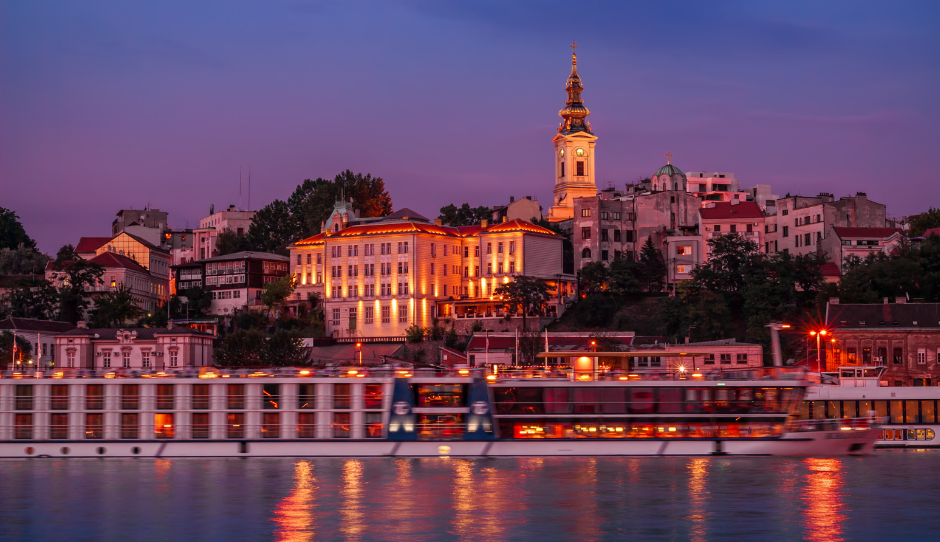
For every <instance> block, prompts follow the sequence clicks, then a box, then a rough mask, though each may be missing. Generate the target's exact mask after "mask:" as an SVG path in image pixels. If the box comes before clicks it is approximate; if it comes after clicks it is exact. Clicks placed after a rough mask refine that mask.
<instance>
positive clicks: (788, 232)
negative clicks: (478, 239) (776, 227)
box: [783, 211, 790, 237]
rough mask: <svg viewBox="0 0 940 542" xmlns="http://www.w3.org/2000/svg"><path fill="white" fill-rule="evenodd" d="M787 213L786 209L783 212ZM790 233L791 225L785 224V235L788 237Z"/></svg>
mask: <svg viewBox="0 0 940 542" xmlns="http://www.w3.org/2000/svg"><path fill="white" fill-rule="evenodd" d="M786 213H787V212H786V211H784V212H783V214H786ZM789 235H790V227H789V226H784V227H783V237H788V236H789Z"/></svg>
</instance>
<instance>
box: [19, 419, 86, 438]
mask: <svg viewBox="0 0 940 542" xmlns="http://www.w3.org/2000/svg"><path fill="white" fill-rule="evenodd" d="M99 416H100V414H99ZM13 426H14V429H13V437H14V438H16V439H19V440H29V439H31V438H33V415H32V414H17V415H16V416H14V417H13Z"/></svg>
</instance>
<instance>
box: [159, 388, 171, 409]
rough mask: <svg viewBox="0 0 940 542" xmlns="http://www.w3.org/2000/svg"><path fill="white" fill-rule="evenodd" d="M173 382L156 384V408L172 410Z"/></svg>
mask: <svg viewBox="0 0 940 542" xmlns="http://www.w3.org/2000/svg"><path fill="white" fill-rule="evenodd" d="M173 395H174V393H173V384H157V410H173V403H174V401H173Z"/></svg>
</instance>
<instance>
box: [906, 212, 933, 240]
mask: <svg viewBox="0 0 940 542" xmlns="http://www.w3.org/2000/svg"><path fill="white" fill-rule="evenodd" d="M932 228H940V209H935V208H933V207H931V208H930V209H929V210H928V211H927V212H924V213H921V214H919V215H917V217H916V218H914V220H913V221H911V231H910V232H909V233H908V236H909V237H920V236H922V235H923V234H924V232H926V231H927V230H929V229H932Z"/></svg>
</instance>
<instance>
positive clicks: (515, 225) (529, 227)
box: [486, 218, 557, 236]
mask: <svg viewBox="0 0 940 542" xmlns="http://www.w3.org/2000/svg"><path fill="white" fill-rule="evenodd" d="M512 231H524V232H528V233H539V234H542V235H552V236H554V235H557V234H556V233H555V232H553V231H552V230H550V229H548V228H543V227H542V226H538V225H536V224H533V223H531V222H529V221H528V220H522V219H520V218H516V219H513V220H509V221H506V222H501V223H499V224H494V225H492V226H487V227H486V233H504V232H512Z"/></svg>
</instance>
